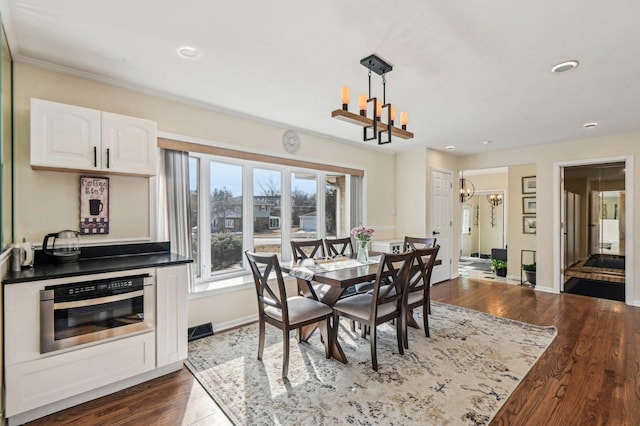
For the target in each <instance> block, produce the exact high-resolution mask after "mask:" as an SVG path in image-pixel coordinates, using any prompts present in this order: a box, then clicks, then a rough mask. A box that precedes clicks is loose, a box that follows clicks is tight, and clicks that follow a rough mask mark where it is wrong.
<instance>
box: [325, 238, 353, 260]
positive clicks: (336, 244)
mask: <svg viewBox="0 0 640 426" xmlns="http://www.w3.org/2000/svg"><path fill="white" fill-rule="evenodd" d="M324 244H325V245H326V246H327V254H328V255H329V256H331V257H336V256H349V255H351V254H353V253H354V252H353V243H352V242H351V238H349V237H347V238H325V240H324Z"/></svg>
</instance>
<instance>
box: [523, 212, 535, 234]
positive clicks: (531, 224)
mask: <svg viewBox="0 0 640 426" xmlns="http://www.w3.org/2000/svg"><path fill="white" fill-rule="evenodd" d="M536 226H537V223H536V217H535V216H523V217H522V233H523V234H535V233H536Z"/></svg>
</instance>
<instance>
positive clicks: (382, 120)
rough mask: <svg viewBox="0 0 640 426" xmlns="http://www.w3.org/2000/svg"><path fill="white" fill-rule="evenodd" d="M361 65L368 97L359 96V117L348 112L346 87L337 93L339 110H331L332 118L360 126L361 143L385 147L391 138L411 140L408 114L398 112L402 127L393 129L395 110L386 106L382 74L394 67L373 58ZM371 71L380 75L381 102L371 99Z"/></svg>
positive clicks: (362, 62) (363, 60)
mask: <svg viewBox="0 0 640 426" xmlns="http://www.w3.org/2000/svg"><path fill="white" fill-rule="evenodd" d="M360 63H361V64H362V65H363V66H364V67H365V68H367V69H368V70H369V96H368V97H367V95H365V94H364V93H363V94H361V95H360V96H358V110H359V114H354V113H352V112H349V100H350V96H349V88H348V87H343V88H342V89H341V91H340V98H341V100H342V109H337V110H335V111H332V112H331V117H333V118H337V119H338V120H342V121H346V122H348V123H351V124H356V125H358V126H361V127H362V128H363V133H362V134H363V136H362V140H364V141H365V142H366V141H370V140H375V139H377V140H378V145H384V144H387V143H391V136H392V135H393V136H396V137H399V138H401V139H411V138H413V133H411V132H409V131H407V123H408V120H409V118H408V114H407V113H406V112H401V113H400V125H401V127H395V125H394V124H395V120H396V107H395V105H391V103H387V98H386V84H387V79H386V77H385V75H386V74H387V73H388V72H389V71H391V70H392V69H393V66H391V65H389V64H388V63H386V62H385V61H383V60H382V59H380V58H379V57H377V56H376V55H369V56H367V57H366V58H364V59H362V60H361V61H360ZM371 71H373V72H375V73H376V74H378V75H380V76H382V101H380V100H379V99H378V98H376V97H373V96H371ZM383 136H384V137H383Z"/></svg>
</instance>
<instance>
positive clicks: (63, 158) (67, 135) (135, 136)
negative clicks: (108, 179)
mask: <svg viewBox="0 0 640 426" xmlns="http://www.w3.org/2000/svg"><path fill="white" fill-rule="evenodd" d="M31 166H32V167H34V168H46V169H69V170H76V171H89V172H91V171H100V172H108V173H118V174H132V175H144V176H152V175H155V174H156V170H157V142H156V123H155V122H153V121H149V120H144V119H141V118H134V117H128V116H124V115H118V114H112V113H108V112H103V111H98V110H95V109H90V108H82V107H78V106H73V105H66V104H60V103H57V102H50V101H45V100H42V99H33V98H32V99H31Z"/></svg>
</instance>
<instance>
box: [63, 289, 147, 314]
mask: <svg viewBox="0 0 640 426" xmlns="http://www.w3.org/2000/svg"><path fill="white" fill-rule="evenodd" d="M143 294H144V291H143V290H138V291H130V292H128V293H121V294H114V295H113V296H106V297H97V298H95V299H85V300H74V301H73V302H58V303H54V304H53V310H54V311H55V310H58V309H72V308H80V307H83V306H93V305H101V304H103V303H112V302H119V301H121V300H127V299H133V298H134V297H140V296H142V295H143Z"/></svg>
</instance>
